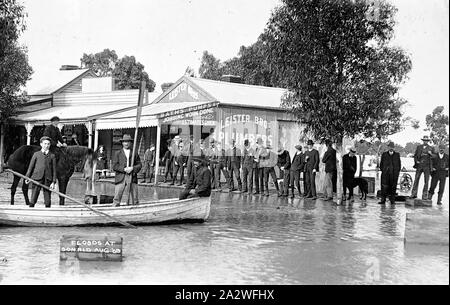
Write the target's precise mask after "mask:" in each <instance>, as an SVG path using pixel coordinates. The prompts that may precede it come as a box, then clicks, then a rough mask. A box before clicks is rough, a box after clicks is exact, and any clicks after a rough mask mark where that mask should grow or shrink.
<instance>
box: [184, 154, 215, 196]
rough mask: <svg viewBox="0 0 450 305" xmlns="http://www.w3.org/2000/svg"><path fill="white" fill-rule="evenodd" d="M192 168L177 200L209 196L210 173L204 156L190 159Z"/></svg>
mask: <svg viewBox="0 0 450 305" xmlns="http://www.w3.org/2000/svg"><path fill="white" fill-rule="evenodd" d="M192 163H193V168H192V172H191V175H190V176H189V177H188V181H187V183H186V188H185V189H184V190H183V191H182V192H181V194H180V197H179V199H180V200H183V199H186V198H192V197H209V196H211V171H210V170H209V169H208V166H207V164H206V160H205V157H204V156H193V157H192Z"/></svg>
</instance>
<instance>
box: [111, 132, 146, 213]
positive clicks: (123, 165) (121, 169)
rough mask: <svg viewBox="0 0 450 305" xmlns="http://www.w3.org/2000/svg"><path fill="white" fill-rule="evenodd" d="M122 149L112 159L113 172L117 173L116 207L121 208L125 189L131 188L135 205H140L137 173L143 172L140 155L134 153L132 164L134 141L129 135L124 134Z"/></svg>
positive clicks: (114, 200) (114, 201)
mask: <svg viewBox="0 0 450 305" xmlns="http://www.w3.org/2000/svg"><path fill="white" fill-rule="evenodd" d="M120 142H122V149H121V150H118V151H116V153H115V154H114V157H113V159H112V164H113V170H114V171H115V174H116V175H115V188H114V199H113V204H114V206H119V205H120V201H121V200H122V195H123V192H124V190H125V188H126V187H127V186H128V187H129V188H130V194H131V195H132V196H133V199H134V203H135V204H138V202H139V198H138V187H137V182H138V180H137V173H138V172H139V171H140V170H141V168H142V164H141V159H140V158H139V155H138V154H137V153H136V152H135V153H134V162H133V164H131V159H132V155H131V153H132V152H131V145H132V144H133V139H132V138H131V136H130V135H129V134H124V135H123V137H122V139H121V140H120Z"/></svg>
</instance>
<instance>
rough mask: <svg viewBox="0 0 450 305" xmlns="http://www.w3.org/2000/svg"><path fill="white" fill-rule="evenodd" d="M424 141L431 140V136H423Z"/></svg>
mask: <svg viewBox="0 0 450 305" xmlns="http://www.w3.org/2000/svg"><path fill="white" fill-rule="evenodd" d="M421 140H422V141H431V139H430V137H429V136H423V138H422V139H421Z"/></svg>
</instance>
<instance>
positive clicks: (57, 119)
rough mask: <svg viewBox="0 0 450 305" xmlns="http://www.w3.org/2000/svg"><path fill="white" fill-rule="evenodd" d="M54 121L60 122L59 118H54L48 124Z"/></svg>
mask: <svg viewBox="0 0 450 305" xmlns="http://www.w3.org/2000/svg"><path fill="white" fill-rule="evenodd" d="M54 121H60V119H59V117H57V116H54V117H52V118H51V119H50V122H54Z"/></svg>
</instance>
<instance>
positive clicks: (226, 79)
mask: <svg viewBox="0 0 450 305" xmlns="http://www.w3.org/2000/svg"><path fill="white" fill-rule="evenodd" d="M221 81H223V82H228V83H236V84H243V83H244V80H243V79H242V77H240V76H237V75H222V77H221Z"/></svg>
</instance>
